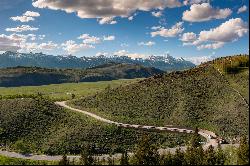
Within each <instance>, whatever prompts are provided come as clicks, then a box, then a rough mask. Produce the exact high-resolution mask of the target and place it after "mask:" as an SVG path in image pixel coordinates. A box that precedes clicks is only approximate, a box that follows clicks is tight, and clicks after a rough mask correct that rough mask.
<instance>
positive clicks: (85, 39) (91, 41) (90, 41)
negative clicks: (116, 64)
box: [78, 34, 101, 44]
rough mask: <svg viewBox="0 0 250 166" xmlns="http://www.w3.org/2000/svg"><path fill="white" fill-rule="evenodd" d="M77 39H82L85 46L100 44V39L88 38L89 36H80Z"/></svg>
mask: <svg viewBox="0 0 250 166" xmlns="http://www.w3.org/2000/svg"><path fill="white" fill-rule="evenodd" d="M78 39H83V43H85V44H98V43H100V42H101V39H100V38H99V37H96V36H90V35H89V34H82V35H81V36H79V37H78Z"/></svg>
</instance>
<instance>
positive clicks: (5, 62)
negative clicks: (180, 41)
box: [0, 51, 195, 71]
mask: <svg viewBox="0 0 250 166" xmlns="http://www.w3.org/2000/svg"><path fill="white" fill-rule="evenodd" d="M110 62H114V63H130V64H139V65H143V66H145V67H155V68H158V69H161V70H164V71H174V70H183V69H189V68H192V67H195V65H194V64H193V63H191V62H189V61H186V60H184V59H183V58H180V59H176V58H174V57H172V56H170V55H167V56H153V55H152V56H150V57H149V58H146V59H142V58H136V59H132V58H130V57H127V56H116V55H114V56H112V57H106V56H104V55H100V56H94V57H84V56H83V57H80V58H79V57H76V56H61V55H58V56H53V55H46V54H43V53H18V52H10V51H7V52H5V53H3V54H0V68H6V67H16V66H37V67H44V68H64V69H65V68H74V69H75V68H91V67H95V66H99V65H104V64H106V63H110Z"/></svg>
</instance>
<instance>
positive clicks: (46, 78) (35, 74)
mask: <svg viewBox="0 0 250 166" xmlns="http://www.w3.org/2000/svg"><path fill="white" fill-rule="evenodd" d="M162 73H164V71H162V70H160V69H156V68H152V67H151V68H150V67H143V66H141V65H135V64H121V63H108V64H105V65H102V66H97V67H95V68H88V69H49V68H41V67H20V66H19V67H9V68H5V69H0V87H1V86H3V87H14V86H36V85H48V84H60V83H70V82H95V81H110V80H117V79H133V78H145V77H150V76H153V75H157V74H162Z"/></svg>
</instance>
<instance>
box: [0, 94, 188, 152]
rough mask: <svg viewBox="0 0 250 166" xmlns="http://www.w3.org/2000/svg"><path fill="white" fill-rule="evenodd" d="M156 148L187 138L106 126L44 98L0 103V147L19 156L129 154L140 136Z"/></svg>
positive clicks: (4, 100) (3, 100)
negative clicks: (88, 151)
mask: <svg viewBox="0 0 250 166" xmlns="http://www.w3.org/2000/svg"><path fill="white" fill-rule="evenodd" d="M145 134H146V135H150V136H152V140H154V141H155V143H157V144H158V145H159V147H162V148H164V147H167V146H170V147H172V146H176V145H184V144H185V143H186V142H185V140H189V139H190V138H189V136H187V135H185V134H181V135H179V134H178V135H179V137H178V138H176V135H177V134H166V133H157V132H148V131H140V130H132V129H124V128H119V127H117V126H115V125H109V124H106V123H103V122H100V121H98V120H95V119H93V118H91V117H87V116H85V115H83V114H81V113H78V112H72V111H69V110H65V109H63V108H61V107H59V106H57V105H55V104H54V103H53V102H51V101H50V100H47V99H44V98H40V97H38V98H35V99H31V98H24V99H2V100H0V144H1V145H4V146H3V148H5V149H11V150H14V151H16V152H19V153H38V154H50V155H57V154H64V153H67V154H79V153H80V152H81V151H82V147H83V146H84V145H85V144H91V145H93V147H94V148H93V153H95V154H100V153H101V154H102V153H104V154H109V153H119V152H121V151H122V149H128V150H132V149H133V147H134V145H135V144H136V143H137V142H138V140H139V139H140V138H141V137H142V136H143V135H145Z"/></svg>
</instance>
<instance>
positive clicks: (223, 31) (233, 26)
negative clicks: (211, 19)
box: [199, 18, 248, 42]
mask: <svg viewBox="0 0 250 166" xmlns="http://www.w3.org/2000/svg"><path fill="white" fill-rule="evenodd" d="M246 33H248V25H247V23H245V22H244V21H243V20H242V19H241V18H235V19H233V18H232V19H230V20H228V21H226V22H224V23H222V24H221V25H220V26H218V27H216V28H213V29H210V30H209V31H201V32H200V35H199V40H201V41H215V42H232V41H235V40H238V38H240V37H242V36H244V35H245V34H246Z"/></svg>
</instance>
